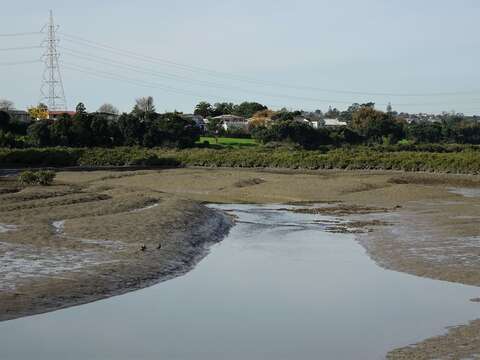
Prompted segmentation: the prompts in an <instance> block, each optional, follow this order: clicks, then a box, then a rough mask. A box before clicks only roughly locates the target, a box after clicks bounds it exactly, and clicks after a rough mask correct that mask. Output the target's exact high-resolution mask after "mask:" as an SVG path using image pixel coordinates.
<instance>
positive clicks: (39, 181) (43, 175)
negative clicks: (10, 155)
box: [18, 170, 56, 186]
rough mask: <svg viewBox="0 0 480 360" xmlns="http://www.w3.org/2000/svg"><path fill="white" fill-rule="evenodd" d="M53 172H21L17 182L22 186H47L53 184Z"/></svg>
mask: <svg viewBox="0 0 480 360" xmlns="http://www.w3.org/2000/svg"><path fill="white" fill-rule="evenodd" d="M55 175H56V174H55V172H54V171H49V170H38V171H31V170H26V171H23V172H22V173H21V174H20V175H19V176H18V181H19V182H20V183H21V184H22V185H42V186H48V185H51V184H52V183H53V179H54V178H55Z"/></svg>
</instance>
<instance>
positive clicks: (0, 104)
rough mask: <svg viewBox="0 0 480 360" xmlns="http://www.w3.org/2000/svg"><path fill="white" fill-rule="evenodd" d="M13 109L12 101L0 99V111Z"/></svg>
mask: <svg viewBox="0 0 480 360" xmlns="http://www.w3.org/2000/svg"><path fill="white" fill-rule="evenodd" d="M14 108H15V105H14V103H13V101H10V100H7V99H0V110H5V111H8V110H13V109H14Z"/></svg>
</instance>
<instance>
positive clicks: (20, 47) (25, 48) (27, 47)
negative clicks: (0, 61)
mask: <svg viewBox="0 0 480 360" xmlns="http://www.w3.org/2000/svg"><path fill="white" fill-rule="evenodd" d="M41 48H42V47H41V46H39V45H36V46H19V47H11V48H0V51H15V50H29V49H41Z"/></svg>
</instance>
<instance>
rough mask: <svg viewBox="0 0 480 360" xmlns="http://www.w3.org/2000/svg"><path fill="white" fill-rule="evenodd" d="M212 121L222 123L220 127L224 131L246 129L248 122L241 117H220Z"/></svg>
mask: <svg viewBox="0 0 480 360" xmlns="http://www.w3.org/2000/svg"><path fill="white" fill-rule="evenodd" d="M214 119H218V120H221V121H222V127H223V129H224V130H225V131H230V130H247V129H248V120H247V119H245V118H244V117H241V116H236V115H220V116H216V117H214Z"/></svg>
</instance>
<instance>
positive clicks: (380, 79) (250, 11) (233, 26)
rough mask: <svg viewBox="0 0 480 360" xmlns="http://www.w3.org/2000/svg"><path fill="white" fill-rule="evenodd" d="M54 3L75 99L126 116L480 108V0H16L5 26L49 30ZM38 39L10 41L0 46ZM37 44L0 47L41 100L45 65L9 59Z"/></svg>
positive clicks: (27, 89) (23, 95)
mask: <svg viewBox="0 0 480 360" xmlns="http://www.w3.org/2000/svg"><path fill="white" fill-rule="evenodd" d="M49 9H52V10H53V11H54V17H55V21H56V22H57V23H58V25H60V30H59V34H58V36H59V38H60V40H61V42H60V46H61V48H60V49H59V51H60V53H61V62H62V63H61V72H62V75H63V80H64V86H65V93H66V96H67V101H68V104H69V107H70V108H74V107H75V105H76V103H78V102H80V101H82V102H84V103H85V104H86V106H87V109H88V110H92V111H93V110H96V109H97V108H98V107H99V106H100V105H101V104H102V103H104V102H110V103H112V104H114V105H115V106H117V107H118V108H120V109H121V110H123V111H127V110H130V109H131V107H132V105H133V102H134V99H135V98H136V97H140V96H145V95H152V96H153V97H154V99H155V103H156V106H157V110H158V111H164V110H169V111H171V110H179V111H183V112H191V111H192V109H193V107H194V105H195V104H196V103H198V102H199V101H201V100H207V101H210V102H212V103H214V102H218V101H234V102H240V101H244V100H248V101H258V102H261V103H265V104H267V105H269V106H271V107H273V108H280V107H283V106H285V107H287V108H291V109H305V110H315V109H322V110H325V109H327V108H328V106H329V105H332V106H335V107H338V108H341V109H342V108H346V107H347V106H348V104H349V103H353V102H367V101H373V102H375V103H376V104H377V108H380V109H384V108H385V106H386V104H387V103H388V102H391V103H392V106H393V108H394V109H395V110H398V111H410V112H440V111H444V110H445V111H450V110H456V111H459V112H463V113H465V114H472V113H477V114H480V71H479V67H478V66H479V63H480V61H479V60H480V36H479V25H478V19H480V1H478V0H421V1H419V0H364V1H358V0H297V1H292V0H288V1H287V0H255V1H253V0H238V1H233V0H203V1H194V0H184V1H181V0H179V1H178V0H177V1H171V0H169V1H165V0H144V1H131V0H129V1H126V0H105V1H99V0H95V1H94V0H83V1H78V0H77V1H65V0H62V1H60V0H43V1H38V0H35V1H34V0H28V1H26V0H23V1H22V0H17V1H4V2H3V3H2V15H1V19H2V21H1V22H0V34H6V33H20V32H30V31H38V30H40V29H41V28H42V26H43V25H44V24H45V23H46V22H47V20H48V11H49ZM71 36H77V37H81V38H83V39H87V40H90V41H94V42H96V43H100V44H104V45H108V46H111V47H113V48H118V49H122V50H126V51H129V52H131V53H127V52H116V53H114V52H112V51H110V52H108V51H104V50H101V49H100V48H99V47H92V46H88V45H87V44H90V45H92V43H85V42H82V41H80V40H78V39H76V38H73V37H71ZM42 37H43V35H29V36H17V37H8V36H0V49H5V48H12V47H24V46H35V45H39V44H40V43H41V41H42ZM72 40H73V41H72ZM41 53H42V49H39V48H36V49H28V50H9V51H5V50H1V51H0V57H1V59H0V78H1V81H0V98H8V99H10V100H12V101H14V102H15V104H16V106H17V108H25V107H26V106H29V105H33V104H36V103H37V102H38V100H39V97H40V94H39V92H40V91H39V88H40V84H41V75H42V71H43V65H42V64H41V63H31V64H23V65H15V66H6V65H4V64H5V63H8V62H19V61H29V60H35V59H38V58H39V57H40V56H41ZM135 53H136V54H139V55H140V57H134V56H133V54H135ZM165 60H167V61H171V62H174V63H176V64H181V65H174V64H172V63H169V62H165ZM2 64H3V65H2ZM183 65H186V66H183ZM74 69H75V70H74ZM79 70H81V71H82V72H80V71H79ZM439 93H440V94H439ZM433 94H436V95H435V96H433ZM400 95H409V96H400Z"/></svg>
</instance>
